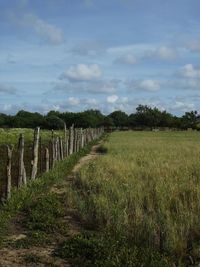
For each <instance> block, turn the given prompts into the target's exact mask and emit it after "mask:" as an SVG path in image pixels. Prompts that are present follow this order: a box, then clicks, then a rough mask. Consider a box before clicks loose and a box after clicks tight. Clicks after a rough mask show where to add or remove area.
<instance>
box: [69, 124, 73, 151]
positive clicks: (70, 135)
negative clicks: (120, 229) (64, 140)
mask: <svg viewBox="0 0 200 267" xmlns="http://www.w3.org/2000/svg"><path fill="white" fill-rule="evenodd" d="M73 148H74V124H73V125H72V126H71V127H70V129H69V155H71V154H73Z"/></svg>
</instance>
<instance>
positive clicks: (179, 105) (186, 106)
mask: <svg viewBox="0 0 200 267" xmlns="http://www.w3.org/2000/svg"><path fill="white" fill-rule="evenodd" d="M172 109H173V110H178V111H182V112H186V111H190V110H194V109H195V105H194V104H193V103H188V102H181V101H175V103H174V104H173V108H172Z"/></svg>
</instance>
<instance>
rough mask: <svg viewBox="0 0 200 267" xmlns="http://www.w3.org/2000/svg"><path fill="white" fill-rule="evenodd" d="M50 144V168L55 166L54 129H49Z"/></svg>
mask: <svg viewBox="0 0 200 267" xmlns="http://www.w3.org/2000/svg"><path fill="white" fill-rule="evenodd" d="M51 145H52V169H53V168H54V166H55V160H56V157H55V140H54V131H53V130H51Z"/></svg>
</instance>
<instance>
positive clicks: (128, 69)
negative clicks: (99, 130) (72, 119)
mask: <svg viewBox="0 0 200 267" xmlns="http://www.w3.org/2000/svg"><path fill="white" fill-rule="evenodd" d="M139 104H143V105H149V106H151V107H155V106H156V107H158V108H159V109H160V110H167V111H168V112H171V113H173V114H175V115H182V114H184V112H186V111H191V110H197V111H198V112H200V1H199V0H167V1H166V0H42V1H41V0H34V1H33V0H6V1H5V0H0V112H3V113H6V114H14V113H16V112H17V111H19V110H21V109H23V110H28V111H32V112H40V113H43V114H46V113H47V112H48V111H49V110H58V111H60V112H64V111H72V112H78V111H83V110H86V109H99V110H101V112H102V113H104V114H108V113H110V112H113V111H115V110H122V111H125V112H127V113H128V114H130V113H133V112H135V109H136V107H137V106H138V105H139Z"/></svg>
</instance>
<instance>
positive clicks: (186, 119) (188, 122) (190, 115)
mask: <svg viewBox="0 0 200 267" xmlns="http://www.w3.org/2000/svg"><path fill="white" fill-rule="evenodd" d="M198 118H199V116H198V112H197V111H196V110H195V111H190V112H185V114H184V115H183V116H182V118H181V126H182V128H184V129H186V128H193V129H196V128H197V124H198Z"/></svg>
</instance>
